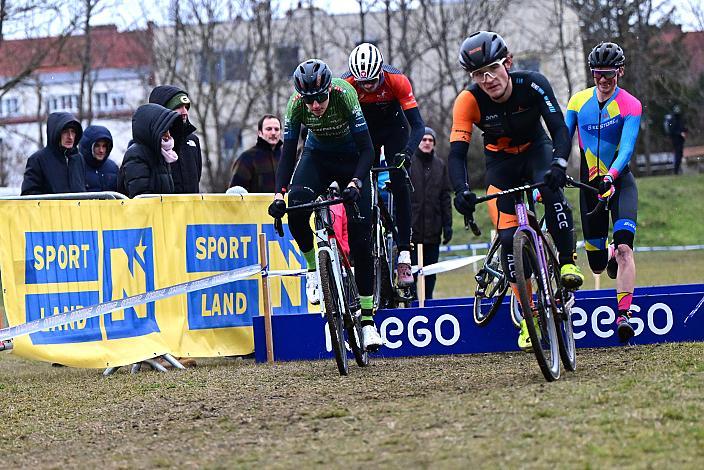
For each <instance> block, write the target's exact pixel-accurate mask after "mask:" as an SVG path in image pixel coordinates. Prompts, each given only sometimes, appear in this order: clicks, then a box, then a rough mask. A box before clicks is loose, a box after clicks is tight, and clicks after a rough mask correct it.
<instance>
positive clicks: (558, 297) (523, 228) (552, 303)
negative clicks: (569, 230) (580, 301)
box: [469, 177, 593, 382]
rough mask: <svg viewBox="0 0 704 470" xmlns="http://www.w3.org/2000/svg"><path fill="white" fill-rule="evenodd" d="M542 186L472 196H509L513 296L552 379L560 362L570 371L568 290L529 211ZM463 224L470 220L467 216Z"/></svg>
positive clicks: (572, 352)
mask: <svg viewBox="0 0 704 470" xmlns="http://www.w3.org/2000/svg"><path fill="white" fill-rule="evenodd" d="M567 182H568V185H569V186H571V187H580V188H584V189H588V190H593V188H592V187H591V186H589V185H586V184H584V183H580V182H578V181H575V180H574V179H572V178H569V177H568V179H567ZM542 186H544V183H535V184H529V185H524V186H518V187H515V188H512V189H507V190H505V191H500V192H497V193H494V194H489V195H486V196H481V197H478V198H477V201H476V202H477V204H479V203H482V202H486V201H490V200H492V199H496V198H498V197H501V196H506V195H512V196H514V197H515V208H516V217H517V218H518V227H517V228H516V233H515V234H514V236H513V256H514V262H515V270H516V284H517V287H518V292H519V297H520V299H519V300H520V304H521V307H522V310H523V311H524V312H526V311H528V310H530V311H532V312H533V319H534V320H535V321H531V319H528V320H527V321H526V326H527V328H528V334H529V335H530V339H531V345H532V348H533V352H534V353H535V357H536V359H537V361H538V365H539V366H540V370H541V372H542V373H543V376H544V377H545V380H547V381H548V382H552V381H553V380H557V379H558V378H559V377H560V360H562V363H563V365H564V366H565V369H566V370H568V371H574V370H575V369H576V359H577V354H576V346H575V341H574V333H573V329H572V316H571V308H572V306H573V305H574V293H573V291H572V290H570V289H567V288H564V287H563V286H562V281H561V279H560V264H559V262H558V257H557V251H556V250H555V247H554V246H553V243H552V242H551V240H550V238H549V235H548V234H547V233H546V232H545V231H544V230H543V228H542V226H541V223H540V222H539V221H538V219H537V217H536V215H535V205H534V202H533V198H532V195H531V194H530V191H532V190H533V189H537V188H540V187H542ZM526 192H528V193H529V197H528V203H527V204H526V202H525V201H524V194H525V193H526ZM469 222H471V223H473V221H472V220H470V221H469ZM475 227H476V225H475ZM475 233H476V232H475ZM534 296H535V301H534ZM558 330H559V332H558Z"/></svg>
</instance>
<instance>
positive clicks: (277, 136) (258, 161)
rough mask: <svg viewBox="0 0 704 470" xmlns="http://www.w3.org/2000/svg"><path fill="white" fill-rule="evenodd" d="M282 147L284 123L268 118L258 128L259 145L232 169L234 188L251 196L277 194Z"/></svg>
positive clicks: (264, 118)
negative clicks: (282, 127)
mask: <svg viewBox="0 0 704 470" xmlns="http://www.w3.org/2000/svg"><path fill="white" fill-rule="evenodd" d="M282 145H283V142H282V141H281V121H280V120H279V118H278V117H276V116H274V115H273V114H265V115H264V116H262V118H261V119H260V120H259V123H258V124H257V143H256V144H255V145H254V147H252V148H250V149H247V150H245V151H244V152H242V154H241V155H240V156H239V157H238V158H237V159H236V160H235V162H234V164H233V165H232V180H231V181H230V187H231V188H232V187H234V186H241V187H243V188H244V189H246V190H247V191H249V192H250V193H273V192H275V191H274V189H275V188H274V186H275V184H274V182H275V179H276V178H275V177H276V167H278V166H279V160H280V159H281V146H282Z"/></svg>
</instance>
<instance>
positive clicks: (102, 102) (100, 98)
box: [93, 92, 108, 111]
mask: <svg viewBox="0 0 704 470" xmlns="http://www.w3.org/2000/svg"><path fill="white" fill-rule="evenodd" d="M93 107H94V108H95V109H96V110H98V111H102V110H104V109H107V108H108V94H107V92H100V93H95V94H94V95H93Z"/></svg>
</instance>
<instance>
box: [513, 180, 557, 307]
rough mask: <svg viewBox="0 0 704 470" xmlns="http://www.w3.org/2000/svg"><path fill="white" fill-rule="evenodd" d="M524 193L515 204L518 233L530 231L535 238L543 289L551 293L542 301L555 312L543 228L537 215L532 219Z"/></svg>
mask: <svg viewBox="0 0 704 470" xmlns="http://www.w3.org/2000/svg"><path fill="white" fill-rule="evenodd" d="M523 194H524V193H523V191H521V192H520V193H518V194H517V195H516V203H515V206H514V207H515V209H516V217H517V218H518V227H517V228H516V233H518V232H519V231H522V232H527V233H529V234H530V237H531V238H532V239H533V243H534V244H535V246H536V247H537V251H538V252H537V253H536V255H537V256H538V264H539V265H540V266H539V269H540V274H541V280H542V282H543V291H544V292H547V293H548V294H549V295H548V296H547V298H545V299H542V301H543V302H545V305H546V306H547V307H549V308H550V309H552V311H553V312H555V311H556V308H555V307H556V306H555V305H553V302H552V297H553V296H554V295H555V293H554V292H553V291H552V286H551V285H550V283H549V282H548V273H547V266H548V260H547V259H546V258H545V247H544V245H543V236H542V230H540V227H538V221H537V219H536V218H535V217H533V218H532V219H531V217H530V216H529V214H528V206H527V204H526V202H525V201H524V200H523ZM531 222H533V224H531ZM533 225H535V226H536V228H537V230H536V228H534V227H533ZM538 233H540V235H538ZM514 236H515V235H514ZM523 311H524V312H525V311H526V309H525V308H524V309H523Z"/></svg>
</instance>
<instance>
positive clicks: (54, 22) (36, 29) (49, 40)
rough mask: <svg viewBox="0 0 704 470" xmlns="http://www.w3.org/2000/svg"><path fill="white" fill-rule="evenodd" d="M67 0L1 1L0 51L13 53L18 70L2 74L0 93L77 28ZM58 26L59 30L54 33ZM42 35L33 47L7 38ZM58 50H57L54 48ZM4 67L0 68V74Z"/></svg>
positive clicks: (36, 65) (24, 76) (27, 74)
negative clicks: (69, 12) (67, 15)
mask: <svg viewBox="0 0 704 470" xmlns="http://www.w3.org/2000/svg"><path fill="white" fill-rule="evenodd" d="M70 5H71V2H70V1H69V0H29V1H25V2H17V3H14V2H10V3H9V4H8V3H7V2H6V1H5V0H2V2H1V3H0V54H2V55H5V56H6V57H12V58H13V61H14V63H15V64H16V67H17V70H13V71H12V73H11V75H10V76H5V77H2V78H1V82H0V97H1V96H4V95H5V94H6V93H7V92H8V91H9V90H11V89H13V88H14V87H16V86H17V85H19V84H21V83H22V82H23V81H24V80H25V79H27V77H29V76H30V75H31V74H32V73H33V72H34V71H35V70H36V69H37V68H38V67H39V66H40V65H41V64H42V63H44V62H45V61H46V60H47V58H50V56H51V55H55V54H56V55H58V53H59V52H60V50H61V48H62V47H63V45H64V44H65V42H66V39H67V38H68V37H69V35H70V34H72V33H73V32H74V31H75V30H76V28H77V24H78V23H77V18H75V17H69V18H68V19H67V17H66V14H65V13H64V12H65V11H70V10H71V8H69V7H70ZM57 28H58V30H59V33H58V34H55V30H56V29H57ZM8 37H9V38H23V39H29V38H45V39H44V40H42V41H37V42H36V43H34V45H33V47H32V48H29V49H28V48H26V47H19V46H16V42H15V41H12V40H8V39H7V38H8ZM57 51H58V52H57ZM4 73H7V70H3V71H0V74H4Z"/></svg>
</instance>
